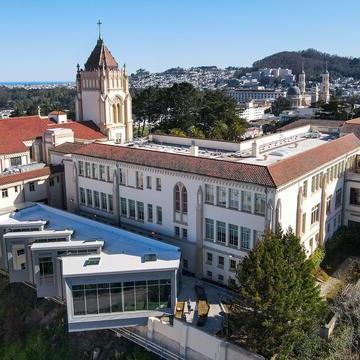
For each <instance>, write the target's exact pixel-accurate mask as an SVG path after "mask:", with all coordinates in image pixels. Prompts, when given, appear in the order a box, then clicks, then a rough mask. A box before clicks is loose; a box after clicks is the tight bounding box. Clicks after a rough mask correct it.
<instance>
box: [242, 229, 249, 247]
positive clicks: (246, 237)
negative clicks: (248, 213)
mask: <svg viewBox="0 0 360 360" xmlns="http://www.w3.org/2000/svg"><path fill="white" fill-rule="evenodd" d="M250 243H251V230H250V229H249V228H246V227H241V247H242V248H243V249H245V250H250Z"/></svg>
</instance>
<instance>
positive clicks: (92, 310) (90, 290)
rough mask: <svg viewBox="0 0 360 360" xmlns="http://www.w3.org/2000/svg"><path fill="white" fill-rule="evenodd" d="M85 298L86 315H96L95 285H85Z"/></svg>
mask: <svg viewBox="0 0 360 360" xmlns="http://www.w3.org/2000/svg"><path fill="white" fill-rule="evenodd" d="M85 297H86V313H87V314H97V313H98V305H97V291H96V285H85Z"/></svg>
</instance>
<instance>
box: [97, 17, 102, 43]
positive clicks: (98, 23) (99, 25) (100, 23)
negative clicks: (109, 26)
mask: <svg viewBox="0 0 360 360" xmlns="http://www.w3.org/2000/svg"><path fill="white" fill-rule="evenodd" d="M101 25H102V22H101V21H100V20H98V22H97V26H98V27H99V40H101Z"/></svg>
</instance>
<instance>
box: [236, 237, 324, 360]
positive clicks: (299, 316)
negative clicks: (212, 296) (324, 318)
mask: <svg viewBox="0 0 360 360" xmlns="http://www.w3.org/2000/svg"><path fill="white" fill-rule="evenodd" d="M311 271H312V265H311V263H310V261H308V260H307V259H306V256H305V252H304V250H303V248H302V246H301V244H300V241H299V239H298V238H297V237H296V236H295V235H294V234H293V233H292V232H291V231H290V230H289V231H287V232H286V233H283V232H282V231H278V232H276V233H275V234H274V233H269V234H267V235H265V237H264V239H263V240H261V241H259V242H258V243H257V244H256V246H255V247H254V249H253V250H252V251H251V252H250V254H249V256H247V257H246V258H245V259H244V260H243V262H242V263H241V265H240V266H239V269H238V272H237V278H238V280H239V284H240V285H239V287H238V290H237V291H238V293H237V295H238V296H237V297H236V299H235V302H234V305H233V309H232V310H233V318H232V322H231V325H232V330H233V336H234V337H235V339H236V340H237V341H239V342H241V343H243V344H244V343H245V344H246V345H247V346H248V347H249V349H251V350H252V351H256V352H258V353H261V354H263V355H265V356H267V357H271V356H273V355H274V354H277V357H278V358H289V357H290V356H293V350H294V349H295V348H296V347H297V346H296V345H297V344H298V343H299V341H300V342H301V341H302V340H301V339H302V338H304V337H305V336H306V334H307V333H313V331H314V328H316V327H317V326H318V324H319V319H320V317H321V315H322V314H323V311H324V307H325V305H324V303H323V301H322V300H321V298H320V295H319V289H318V287H317V285H316V283H315V279H314V278H313V276H312V274H311Z"/></svg>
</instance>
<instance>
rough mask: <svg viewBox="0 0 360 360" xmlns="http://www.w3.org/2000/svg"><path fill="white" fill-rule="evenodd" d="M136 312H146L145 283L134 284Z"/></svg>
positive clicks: (137, 282)
mask: <svg viewBox="0 0 360 360" xmlns="http://www.w3.org/2000/svg"><path fill="white" fill-rule="evenodd" d="M135 296H136V310H137V311H138V310H147V291H146V281H136V282H135Z"/></svg>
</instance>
